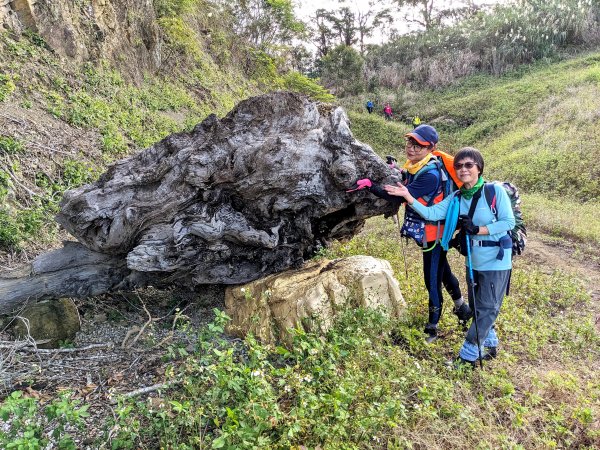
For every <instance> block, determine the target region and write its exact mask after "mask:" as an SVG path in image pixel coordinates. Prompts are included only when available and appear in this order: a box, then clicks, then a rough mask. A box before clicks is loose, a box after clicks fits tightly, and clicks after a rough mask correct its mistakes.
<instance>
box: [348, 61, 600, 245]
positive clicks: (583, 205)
mask: <svg viewBox="0 0 600 450" xmlns="http://www.w3.org/2000/svg"><path fill="white" fill-rule="evenodd" d="M599 73H600V55H599V54H597V53H594V54H590V55H587V56H584V57H580V58H577V59H573V60H570V61H567V62H562V63H559V64H554V65H539V66H532V67H528V68H527V70H520V71H518V72H515V73H512V74H508V75H506V76H504V77H500V78H496V77H493V76H483V75H477V76H474V77H470V78H466V79H465V80H463V81H462V82H461V83H459V84H457V85H456V86H452V87H450V88H446V89H444V90H438V91H423V92H418V93H413V94H412V96H414V97H417V98H419V101H418V104H416V105H406V108H405V109H403V110H402V113H404V114H406V115H408V116H409V117H410V116H412V115H414V114H418V115H419V116H420V117H421V118H422V119H423V120H424V121H429V122H431V123H432V124H434V125H435V126H436V128H437V129H438V131H439V132H440V144H439V147H440V148H441V149H442V150H449V151H451V152H455V151H457V150H458V149H460V148H461V147H464V146H467V145H471V146H475V147H476V148H479V149H480V150H481V151H482V153H483V154H484V157H485V161H486V167H485V174H484V175H485V177H486V178H487V179H498V180H507V181H510V182H512V183H514V184H516V185H517V186H518V187H519V189H520V191H521V193H522V194H524V198H525V200H524V203H523V210H524V211H525V215H526V217H527V221H528V224H529V225H530V226H531V227H533V228H535V229H539V230H542V231H551V232H552V234H556V233H564V236H565V237H568V238H573V239H575V240H579V241H586V240H589V239H592V240H594V241H595V242H598V237H599V234H598V227H597V226H596V224H597V222H598V221H597V219H594V216H595V217H598V214H599V210H598V203H597V199H598V198H600V176H599V174H600V153H599V152H598V148H600V141H599V138H598V136H600V121H598V118H597V116H598V110H600V95H599V94H600V84H599V81H598V80H599V75H598V74H599ZM352 102H353V103H355V104H356V105H358V102H356V101H353V100H349V99H346V100H345V103H346V104H351V103H352ZM360 104H361V105H362V103H360ZM350 117H351V119H352V131H353V133H354V134H355V136H356V137H357V139H359V140H361V141H363V142H365V143H367V144H369V145H371V146H372V147H373V148H374V149H375V151H376V152H377V153H378V154H380V155H382V156H383V155H385V154H396V155H397V156H398V159H399V160H402V159H403V158H404V155H403V152H402V148H401V146H402V142H403V141H402V135H403V133H405V132H406V131H407V130H409V126H408V125H406V124H403V123H389V122H385V121H383V120H382V119H381V118H380V117H375V116H370V115H368V114H366V113H364V112H363V111H362V109H360V112H358V107H356V111H352V112H350ZM544 197H547V199H545V200H544ZM552 199H560V202H561V203H562V205H559V204H558V203H559V201H558V200H552ZM529 201H531V202H532V204H531V207H530V205H529V204H528V202H529ZM548 208H550V209H552V210H556V211H557V213H556V214H554V215H551V214H549V213H548ZM564 210H572V211H573V214H572V216H571V217H572V219H570V220H569V218H568V217H569V216H568V215H567V214H568V213H565V212H564ZM573 219H575V220H573Z"/></svg>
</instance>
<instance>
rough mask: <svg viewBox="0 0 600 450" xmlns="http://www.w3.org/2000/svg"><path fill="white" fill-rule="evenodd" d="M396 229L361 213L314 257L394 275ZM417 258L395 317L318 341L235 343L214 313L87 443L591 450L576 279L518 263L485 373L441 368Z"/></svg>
mask: <svg viewBox="0 0 600 450" xmlns="http://www.w3.org/2000/svg"><path fill="white" fill-rule="evenodd" d="M396 232H397V230H396V225H395V224H394V223H393V222H392V221H391V220H384V219H382V218H377V219H373V220H371V221H370V222H369V223H368V225H367V229H366V232H364V233H362V234H361V235H360V236H358V237H357V238H355V239H354V240H352V241H351V242H349V243H346V244H338V245H336V246H335V248H333V249H332V250H330V251H329V252H328V253H327V255H326V256H328V257H338V256H347V255H354V254H370V255H374V256H376V257H380V258H386V259H387V260H389V261H390V263H391V264H392V267H393V268H394V271H395V273H397V274H403V273H404V263H403V260H402V256H401V254H402V253H401V252H400V251H399V249H398V245H399V244H398V241H397V240H396V239H394V238H393V237H391V236H394V234H395V233H396ZM452 256H453V259H452V264H453V265H455V267H459V266H461V265H462V259H460V258H458V256H457V255H455V254H453V255H452ZM419 261H420V255H419V250H418V249H416V248H415V247H414V246H409V247H408V254H407V264H408V267H407V269H408V277H405V276H401V277H400V279H399V281H400V283H401V288H402V292H403V294H404V296H405V298H406V300H407V303H408V309H407V314H406V315H405V317H404V318H402V319H401V320H391V319H389V318H386V317H384V316H383V315H382V314H381V313H380V312H377V311H369V310H349V311H347V312H345V313H342V314H341V315H340V317H339V318H338V319H337V321H336V322H335V324H334V325H333V327H332V328H331V329H330V331H329V332H328V333H326V335H325V336H318V335H314V334H312V333H307V332H304V331H302V330H300V329H297V330H293V331H292V336H293V342H292V344H291V345H290V346H289V348H286V347H277V346H275V347H273V346H264V345H261V344H260V343H258V342H257V341H256V340H255V339H254V338H252V337H251V336H249V337H247V338H246V339H245V340H244V342H243V343H239V342H238V343H237V344H236V343H233V342H232V341H231V340H229V339H226V338H224V336H223V335H222V333H223V330H224V326H225V324H226V323H227V320H228V318H227V317H226V316H225V315H224V314H223V313H221V312H219V311H216V312H215V314H216V319H215V321H214V322H213V323H211V324H209V325H208V326H207V327H206V328H204V329H203V330H201V331H200V334H199V336H198V340H197V345H196V348H195V349H194V350H193V351H189V349H188V350H186V349H184V348H183V347H176V346H174V347H173V348H172V350H171V351H170V355H171V357H172V358H173V361H172V362H173V365H172V368H171V369H170V370H168V371H167V373H166V380H165V382H166V383H167V384H168V385H169V387H166V388H164V389H163V390H162V391H161V392H160V394H159V395H158V396H157V397H156V398H154V399H148V401H147V402H140V401H135V400H132V399H123V400H122V401H121V402H120V404H119V407H118V408H117V409H116V413H117V414H116V417H115V420H114V422H113V421H110V422H108V423H106V424H104V428H105V430H106V434H105V435H104V436H103V437H101V438H100V440H99V442H107V441H108V442H110V444H111V446H112V448H137V447H140V446H149V447H157V448H158V447H163V448H200V447H207V448H225V449H234V448H273V449H277V448H281V449H284V448H286V449H287V448H298V446H300V445H304V446H306V447H308V448H316V447H317V446H321V448H324V449H349V448H356V449H359V448H394V449H405V448H415V447H421V446H426V447H428V448H582V449H583V448H590V449H591V448H593V447H594V444H595V443H596V442H598V439H599V438H600V429H599V428H598V424H597V419H598V417H600V409H599V405H600V403H599V400H600V386H599V385H598V383H596V382H595V368H596V367H597V366H598V364H599V363H600V352H599V351H598V348H600V347H599V345H600V337H599V336H598V334H597V333H596V332H595V331H594V323H593V316H592V315H591V314H590V312H589V310H588V307H589V302H590V299H589V296H588V294H586V293H585V290H584V289H582V286H581V285H580V284H579V283H578V282H577V281H575V280H573V279H572V278H571V277H569V276H567V275H566V274H562V273H558V272H557V273H554V274H552V275H548V274H544V273H541V272H539V271H537V270H535V269H530V268H528V267H527V266H526V265H522V264H521V261H520V260H517V267H516V270H515V273H514V278H513V284H512V294H511V296H509V297H508V298H507V299H506V301H505V303H504V306H503V311H502V314H501V315H500V318H499V320H498V323H497V329H498V333H499V335H500V338H501V353H500V355H499V357H498V358H497V359H496V360H494V361H493V362H489V363H488V364H486V366H485V369H484V370H476V371H472V370H471V369H468V368H462V369H458V370H449V369H448V368H447V367H446V365H445V360H446V359H448V358H451V357H452V356H454V355H455V354H456V352H457V351H458V348H459V347H460V345H461V343H462V336H463V331H462V329H461V328H460V327H459V325H458V324H457V323H456V319H455V317H454V316H453V315H452V314H450V313H449V311H446V312H445V313H444V314H443V318H442V322H441V327H442V329H443V330H444V338H443V339H441V340H439V341H437V342H436V343H435V344H434V345H429V346H428V345H426V344H425V343H424V341H423V339H422V336H421V333H420V329H421V328H422V327H423V325H424V321H425V318H426V316H427V315H426V309H427V294H426V292H425V289H424V287H423V285H422V282H421V273H420V269H419ZM446 308H447V309H448V306H447V307H446ZM184 329H187V330H188V332H189V331H190V328H184ZM109 430H112V434H111V435H110V437H109V435H108V432H109Z"/></svg>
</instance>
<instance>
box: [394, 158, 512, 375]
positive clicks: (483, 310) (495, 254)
mask: <svg viewBox="0 0 600 450" xmlns="http://www.w3.org/2000/svg"><path fill="white" fill-rule="evenodd" d="M454 167H455V169H456V172H457V175H458V177H459V179H460V180H461V181H462V182H463V183H464V184H463V186H462V188H461V189H460V190H459V191H456V192H455V193H454V194H452V195H451V196H449V197H447V198H446V199H445V200H443V201H442V202H440V203H438V204H436V205H432V206H430V207H427V206H424V205H422V204H421V203H419V202H418V201H416V199H415V198H414V196H413V195H412V194H411V192H410V190H409V189H407V187H406V186H403V185H402V184H400V183H398V185H397V186H390V185H387V186H385V187H384V188H385V190H386V192H388V193H389V194H390V195H394V196H402V197H404V198H405V199H406V202H407V203H408V204H409V205H410V207H411V208H413V209H414V210H415V211H416V212H418V213H419V214H420V215H421V216H422V217H424V218H425V219H427V220H440V219H446V227H447V228H451V227H456V226H457V225H458V226H459V227H461V228H462V229H463V230H464V234H465V238H466V239H470V248H471V257H472V258H471V261H472V262H471V264H472V269H473V280H471V281H473V282H474V283H473V285H474V289H473V292H474V298H471V290H470V291H469V303H470V304H471V309H474V311H475V314H476V316H477V317H476V319H475V320H477V325H475V321H473V322H472V323H471V327H470V328H469V330H468V332H467V335H466V338H465V341H464V343H463V345H462V347H461V349H460V352H459V356H458V360H459V361H462V362H468V363H471V364H474V363H475V362H476V361H477V360H478V358H479V355H483V359H489V358H493V357H495V356H496V351H497V347H498V337H497V335H496V332H495V329H494V323H495V322H496V319H497V317H498V314H499V313H500V307H501V306H502V301H503V299H504V295H505V292H506V291H507V287H508V283H509V281H510V274H511V269H512V252H511V249H512V239H511V238H510V235H509V234H508V233H509V232H510V230H512V229H513V227H514V226H515V217H514V214H513V210H512V206H511V203H510V199H509V197H508V194H507V193H506V191H505V190H504V188H502V186H499V185H497V184H493V185H492V186H493V188H494V190H495V195H494V199H495V205H494V207H495V211H492V209H491V207H490V205H488V203H487V200H486V196H485V195H482V192H483V191H484V180H483V177H482V174H483V167H484V161H483V157H482V156H481V153H479V151H478V150H477V149H474V148H471V147H465V148H463V149H461V150H460V151H459V152H458V153H457V154H456V156H455V157H454ZM473 203H475V205H474V206H473ZM453 215H454V216H453ZM469 278H470V277H469V273H468V271H467V282H469ZM473 304H474V306H475V308H473ZM477 331H478V333H477ZM477 334H479V341H478V340H477ZM486 348H487V353H486V352H485V349H486Z"/></svg>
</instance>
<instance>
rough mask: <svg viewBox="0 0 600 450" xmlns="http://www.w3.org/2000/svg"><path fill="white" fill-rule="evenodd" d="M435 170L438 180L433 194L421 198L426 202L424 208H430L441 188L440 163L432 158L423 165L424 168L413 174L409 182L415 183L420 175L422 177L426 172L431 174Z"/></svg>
mask: <svg viewBox="0 0 600 450" xmlns="http://www.w3.org/2000/svg"><path fill="white" fill-rule="evenodd" d="M434 169H437V171H438V173H439V180H438V184H437V186H436V187H435V191H434V192H433V194H431V195H424V196H423V197H422V198H423V200H425V201H426V202H427V204H426V206H432V205H433V202H434V200H435V198H436V197H437V196H438V193H439V190H440V188H441V187H443V185H442V183H443V180H442V172H443V171H442V169H441V167H440V161H438V159H437V158H436V157H435V156H434V157H433V158H431V160H430V161H429V162H428V163H427V164H425V166H423V167H422V168H421V170H419V171H418V172H417V173H415V174H414V175H413V178H412V180H411V182H413V181H415V180H416V179H417V178H418V177H419V176H420V175H423V174H425V173H427V172H431V171H432V170H434Z"/></svg>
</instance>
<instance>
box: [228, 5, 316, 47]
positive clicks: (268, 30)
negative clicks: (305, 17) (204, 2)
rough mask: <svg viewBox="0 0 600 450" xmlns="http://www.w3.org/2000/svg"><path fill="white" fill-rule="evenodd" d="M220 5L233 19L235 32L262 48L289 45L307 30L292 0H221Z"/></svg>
mask: <svg viewBox="0 0 600 450" xmlns="http://www.w3.org/2000/svg"><path fill="white" fill-rule="evenodd" d="M221 5H222V7H223V8H224V9H225V10H227V11H229V13H230V14H231V15H232V16H233V18H234V23H233V25H234V32H235V33H236V34H237V35H239V36H241V37H243V38H245V39H246V40H247V41H248V42H249V43H250V44H252V45H253V46H255V47H258V48H261V49H266V48H269V47H271V46H274V45H277V44H290V43H291V42H292V40H293V39H294V38H297V37H300V36H302V34H303V33H304V31H305V28H306V27H305V25H304V23H303V22H302V21H300V20H299V19H297V18H296V16H295V14H294V5H293V3H292V0H233V1H232V0H221Z"/></svg>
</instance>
